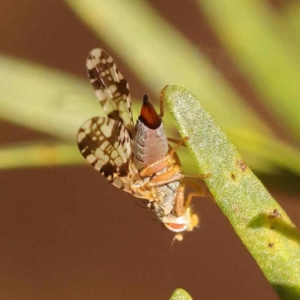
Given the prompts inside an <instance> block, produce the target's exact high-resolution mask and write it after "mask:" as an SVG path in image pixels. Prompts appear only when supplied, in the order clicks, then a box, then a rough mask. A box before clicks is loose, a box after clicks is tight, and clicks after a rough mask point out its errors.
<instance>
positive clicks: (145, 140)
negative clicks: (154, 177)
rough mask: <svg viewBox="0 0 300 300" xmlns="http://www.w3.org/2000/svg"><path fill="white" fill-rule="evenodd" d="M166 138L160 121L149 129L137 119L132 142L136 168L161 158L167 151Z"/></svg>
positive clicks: (141, 167)
mask: <svg viewBox="0 0 300 300" xmlns="http://www.w3.org/2000/svg"><path fill="white" fill-rule="evenodd" d="M168 149H169V146H168V140H167V137H166V133H165V130H164V124H163V123H162V122H161V123H160V125H159V127H158V128H155V129H151V128H149V127H148V126H147V124H144V122H143V121H141V120H137V123H136V126H135V137H134V142H133V153H134V161H135V164H136V166H137V169H139V170H141V169H143V168H144V167H146V166H149V165H150V164H152V163H154V162H156V161H158V160H160V159H162V158H163V157H165V156H166V154H167V153H168Z"/></svg>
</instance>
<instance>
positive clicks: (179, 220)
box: [162, 207, 199, 233]
mask: <svg viewBox="0 0 300 300" xmlns="http://www.w3.org/2000/svg"><path fill="white" fill-rule="evenodd" d="M162 223H163V224H164V225H165V227H166V228H168V229H169V230H170V231H173V232H175V233H180V232H184V231H193V229H194V228H195V227H197V226H198V225H199V217H198V215H197V214H195V213H193V211H192V209H191V207H188V208H187V209H186V210H185V212H184V214H183V215H181V216H178V217H177V216H175V215H173V214H169V215H167V216H165V217H163V218H162Z"/></svg>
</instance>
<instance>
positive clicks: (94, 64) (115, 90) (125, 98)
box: [86, 49, 134, 137]
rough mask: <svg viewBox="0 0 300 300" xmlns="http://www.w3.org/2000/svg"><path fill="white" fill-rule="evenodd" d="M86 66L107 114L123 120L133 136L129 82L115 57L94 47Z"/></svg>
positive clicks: (112, 117) (117, 119)
mask: <svg viewBox="0 0 300 300" xmlns="http://www.w3.org/2000/svg"><path fill="white" fill-rule="evenodd" d="M86 67H87V72H88V76H89V78H90V81H91V84H92V86H93V88H94V90H95V93H96V96H97V98H98V100H99V102H100V104H101V106H102V108H103V110H104V112H105V114H106V115H107V116H108V117H109V118H111V119H114V120H116V121H120V122H122V123H123V124H124V126H125V128H126V129H127V130H128V132H129V134H130V136H131V137H133V135H134V124H133V119H132V112H131V101H130V93H129V84H128V82H127V81H126V80H125V79H124V78H123V76H122V74H121V73H120V72H119V71H118V69H117V66H116V64H115V62H114V60H113V58H112V57H111V56H110V55H109V54H108V53H107V52H105V51H104V50H103V49H93V50H92V51H91V52H90V53H89V55H88V57H87V61H86Z"/></svg>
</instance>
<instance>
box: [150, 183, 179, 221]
mask: <svg viewBox="0 0 300 300" xmlns="http://www.w3.org/2000/svg"><path fill="white" fill-rule="evenodd" d="M179 184H180V183H179V181H174V182H171V183H169V184H165V185H161V186H157V187H154V188H153V191H152V192H153V196H154V198H155V201H153V202H152V205H151V208H152V210H153V211H154V212H155V214H156V216H157V217H158V219H160V220H163V218H164V217H165V216H167V215H170V214H173V209H174V205H175V199H176V193H177V189H178V187H179Z"/></svg>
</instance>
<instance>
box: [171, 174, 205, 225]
mask: <svg viewBox="0 0 300 300" xmlns="http://www.w3.org/2000/svg"><path fill="white" fill-rule="evenodd" d="M187 184H189V183H187V180H183V181H182V182H181V183H180V185H179V187H178V190H177V193H176V198H175V202H174V208H173V214H174V215H175V216H177V217H180V216H183V215H186V216H187V218H188V220H189V221H188V228H187V229H186V230H187V231H192V230H193V229H194V228H195V227H197V226H198V224H199V217H198V215H197V214H195V213H193V212H192V210H191V207H190V204H191V200H192V198H193V197H198V196H203V195H204V193H203V191H202V189H201V188H200V186H199V185H197V184H196V183H193V184H192V185H193V187H194V188H196V192H193V193H190V194H189V195H188V198H187V200H186V201H185V200H184V199H185V188H186V185H187ZM194 184H195V185H194ZM189 185H190V184H189Z"/></svg>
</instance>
